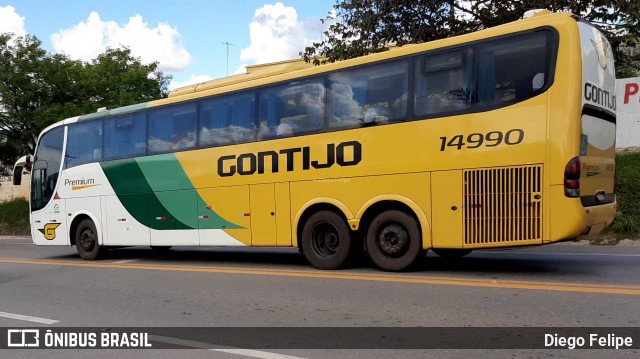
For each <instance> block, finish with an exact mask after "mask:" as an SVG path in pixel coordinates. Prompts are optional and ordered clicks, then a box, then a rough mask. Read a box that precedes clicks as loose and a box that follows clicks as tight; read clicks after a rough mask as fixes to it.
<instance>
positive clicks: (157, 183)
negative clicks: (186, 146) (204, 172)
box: [137, 153, 244, 229]
mask: <svg viewBox="0 0 640 359" xmlns="http://www.w3.org/2000/svg"><path fill="white" fill-rule="evenodd" d="M137 162H138V165H139V166H140V169H141V170H142V173H144V176H145V178H146V180H147V182H148V183H149V185H150V186H151V189H152V190H153V191H154V192H156V194H160V193H163V192H165V191H178V192H180V191H181V190H193V191H194V196H191V195H189V194H187V193H186V192H185V193H183V194H182V195H180V194H178V193H176V194H175V195H171V194H167V195H159V196H158V199H159V200H160V202H162V204H163V205H164V207H165V208H167V209H169V211H170V212H171V214H172V215H173V216H174V217H176V218H178V219H179V220H180V221H182V222H183V223H185V224H187V225H189V226H194V228H200V229H220V228H224V229H239V228H244V227H242V226H238V225H237V224H235V223H232V222H229V221H227V220H225V219H224V218H222V217H221V216H220V215H218V214H217V213H216V212H214V211H213V210H211V209H207V208H206V207H207V204H206V203H205V201H204V200H203V199H202V197H200V195H199V194H198V192H197V191H196V190H195V189H194V186H193V184H192V183H191V180H190V179H189V176H187V174H186V173H185V171H184V168H182V166H181V165H180V161H178V159H177V158H176V156H175V155H174V154H173V153H168V154H164V155H157V156H151V157H140V158H138V159H137ZM192 199H193V200H194V201H192ZM198 215H207V216H209V218H208V219H207V220H206V221H200V220H199V219H198Z"/></svg>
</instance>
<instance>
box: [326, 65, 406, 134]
mask: <svg viewBox="0 0 640 359" xmlns="http://www.w3.org/2000/svg"><path fill="white" fill-rule="evenodd" d="M407 79H408V71H407V63H406V62H404V61H403V62H394V63H389V64H382V65H377V66H370V67H367V68H364V69H358V70H351V71H342V72H336V73H333V74H330V75H329V103H330V106H331V109H330V111H329V128H331V129H348V128H355V127H361V126H363V125H367V124H383V123H387V122H389V121H390V120H396V119H400V118H403V117H405V116H406V114H407V92H408V88H407V83H408V81H407Z"/></svg>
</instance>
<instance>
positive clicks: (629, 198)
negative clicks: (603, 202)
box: [607, 152, 640, 239]
mask: <svg viewBox="0 0 640 359" xmlns="http://www.w3.org/2000/svg"><path fill="white" fill-rule="evenodd" d="M616 197H617V200H618V214H617V215H616V218H615V220H614V221H613V223H612V224H611V226H610V227H609V228H608V230H607V232H609V233H614V234H615V235H616V237H617V238H618V239H623V238H637V237H639V236H640V152H631V153H620V154H618V155H617V156H616Z"/></svg>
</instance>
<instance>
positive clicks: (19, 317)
mask: <svg viewBox="0 0 640 359" xmlns="http://www.w3.org/2000/svg"><path fill="white" fill-rule="evenodd" d="M0 317H4V318H9V319H17V320H24V321H27V322H33V323H40V324H55V323H60V321H59V320H53V319H47V318H40V317H32V316H29V315H22V314H15V313H7V312H0Z"/></svg>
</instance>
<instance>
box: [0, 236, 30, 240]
mask: <svg viewBox="0 0 640 359" xmlns="http://www.w3.org/2000/svg"><path fill="white" fill-rule="evenodd" d="M18 239H26V240H31V237H30V236H0V241H3V240H9V241H11V240H18Z"/></svg>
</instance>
